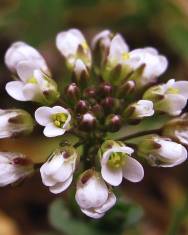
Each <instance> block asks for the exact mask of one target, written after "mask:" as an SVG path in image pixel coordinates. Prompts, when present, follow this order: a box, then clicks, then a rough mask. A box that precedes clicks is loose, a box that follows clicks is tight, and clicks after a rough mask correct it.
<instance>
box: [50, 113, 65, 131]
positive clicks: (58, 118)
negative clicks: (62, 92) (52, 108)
mask: <svg viewBox="0 0 188 235" xmlns="http://www.w3.org/2000/svg"><path fill="white" fill-rule="evenodd" d="M67 117H68V115H67V114H66V113H56V114H52V116H51V118H52V121H53V123H54V125H55V126H57V127H60V128H61V127H63V125H64V124H65V122H66V120H67Z"/></svg>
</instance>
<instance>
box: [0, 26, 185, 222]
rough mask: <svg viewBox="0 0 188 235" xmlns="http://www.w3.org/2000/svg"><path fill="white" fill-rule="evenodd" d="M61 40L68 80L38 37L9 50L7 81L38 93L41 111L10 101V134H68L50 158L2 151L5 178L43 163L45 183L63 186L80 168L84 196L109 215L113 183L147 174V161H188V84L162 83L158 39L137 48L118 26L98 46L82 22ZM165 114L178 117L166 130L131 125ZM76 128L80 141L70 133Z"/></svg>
mask: <svg viewBox="0 0 188 235" xmlns="http://www.w3.org/2000/svg"><path fill="white" fill-rule="evenodd" d="M56 47H57V49H58V50H59V52H60V53H61V55H62V56H63V58H64V67H65V69H64V71H65V73H64V74H63V79H62V80H61V81H58V80H57V79H56V80H57V81H55V80H53V78H52V75H51V72H50V70H49V68H48V66H47V64H46V62H45V60H44V58H43V57H42V55H41V54H40V53H39V52H38V51H37V50H35V49H34V48H33V47H31V46H29V45H28V44H26V43H24V42H15V43H13V44H12V45H11V46H10V48H9V49H8V50H7V52H6V55H5V64H6V66H7V67H8V69H9V70H10V71H11V72H12V74H13V75H14V78H15V80H14V81H10V82H8V83H7V84H6V87H5V89H6V91H7V93H8V94H9V95H10V96H11V97H12V98H14V99H16V100H18V101H24V102H27V101H33V102H34V105H36V111H35V113H34V114H33V113H28V112H27V111H24V110H22V109H6V110H5V109H4V110H3V109H1V110H0V138H10V137H15V136H20V135H29V134H30V133H31V132H32V131H33V129H34V126H35V124H36V123H37V124H39V125H40V126H42V127H41V128H42V129H43V135H44V136H46V137H47V138H54V137H57V136H63V139H62V143H61V144H60V145H59V148H58V149H54V150H53V151H52V154H51V155H50V156H49V158H48V159H46V161H45V162H44V163H41V165H40V166H38V165H37V166H35V164H34V163H33V162H32V161H31V160H29V159H28V158H27V156H25V155H23V154H22V153H16V152H15V153H13V152H1V153H0V169H1V173H0V186H5V185H8V184H12V183H14V182H16V181H18V180H20V179H22V178H25V177H26V176H28V175H30V174H31V173H32V172H33V171H35V170H37V169H38V168H39V167H40V173H41V178H42V182H43V184H44V185H46V186H47V187H49V190H50V192H52V193H54V194H58V193H61V192H63V191H65V190H66V189H67V188H68V187H69V186H70V184H71V183H72V181H73V178H76V177H77V175H78V179H76V181H77V187H76V196H75V198H76V201H77V203H78V205H79V206H80V208H81V211H82V212H83V213H84V214H86V215H87V216H89V217H92V218H96V219H97V218H101V217H102V216H104V214H105V213H106V212H107V211H108V210H109V209H110V208H111V207H113V206H114V204H115V203H116V196H115V194H114V193H113V188H114V187H115V186H118V185H120V184H121V182H122V179H123V178H125V179H126V180H128V181H131V182H135V183H136V182H139V181H141V180H142V179H143V177H144V169H143V166H142V164H141V163H140V162H143V161H147V162H148V163H149V164H150V165H151V166H157V167H172V166H176V165H179V164H181V163H182V162H184V161H185V160H186V159H187V150H186V146H188V118H187V117H188V115H187V114H186V113H184V114H182V112H183V111H184V108H185V106H186V103H187V99H188V82H187V81H175V80H174V79H170V80H169V81H168V82H167V83H162V84H158V77H159V76H160V75H162V74H163V73H164V72H165V71H166V69H167V66H168V61H167V59H166V57H165V56H163V55H160V54H159V53H158V51H157V50H156V49H155V48H151V47H146V48H141V49H135V50H132V51H129V47H128V45H127V43H126V42H125V40H124V39H123V37H122V36H121V35H120V34H114V33H112V32H110V31H109V30H104V31H102V32H101V33H99V34H97V35H96V36H95V37H94V38H93V40H92V42H91V49H90V48H89V46H88V43H87V42H86V39H85V38H84V36H83V34H82V33H81V32H80V31H79V30H77V29H70V30H68V31H64V32H60V33H59V34H58V35H57V37H56ZM164 115H165V116H166V117H168V122H167V123H165V124H164V125H163V126H162V127H160V129H157V130H155V129H154V130H150V131H149V132H147V131H146V132H145V131H143V130H142V131H141V132H139V129H138V135H130V136H129V135H128V134H127V132H128V130H129V129H130V127H132V126H133V127H135V128H136V127H137V126H139V123H142V122H143V121H146V123H147V120H148V125H149V120H151V119H152V120H154V121H155V120H156V122H157V120H158V119H159V117H160V116H164ZM34 120H35V121H34ZM118 133H121V135H118ZM122 133H123V134H122ZM39 134H41V132H40V133H39ZM69 134H71V135H72V136H75V137H76V138H77V141H76V143H75V142H74V143H71V141H64V140H65V139H66V137H68V136H69ZM135 139H136V141H134V140H135ZM75 172H77V173H78V174H76V176H75V174H74V173H75Z"/></svg>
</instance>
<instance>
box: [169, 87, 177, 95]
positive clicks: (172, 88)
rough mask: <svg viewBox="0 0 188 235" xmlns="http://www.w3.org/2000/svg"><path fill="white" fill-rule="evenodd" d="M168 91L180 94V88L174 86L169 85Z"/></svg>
mask: <svg viewBox="0 0 188 235" xmlns="http://www.w3.org/2000/svg"><path fill="white" fill-rule="evenodd" d="M167 92H168V94H178V93H179V90H178V89H177V88H174V87H169V88H168V90H167Z"/></svg>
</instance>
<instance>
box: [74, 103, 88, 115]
mask: <svg viewBox="0 0 188 235" xmlns="http://www.w3.org/2000/svg"><path fill="white" fill-rule="evenodd" d="M88 109H89V105H88V103H87V102H86V101H85V100H79V101H78V103H77V104H76V112H77V113H80V114H83V113H86V112H87V111H88Z"/></svg>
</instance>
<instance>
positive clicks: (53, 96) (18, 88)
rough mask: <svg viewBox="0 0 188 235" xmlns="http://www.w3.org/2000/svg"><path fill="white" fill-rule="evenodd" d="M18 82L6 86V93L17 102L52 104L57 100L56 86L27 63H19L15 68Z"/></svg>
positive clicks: (32, 65) (33, 65)
mask: <svg viewBox="0 0 188 235" xmlns="http://www.w3.org/2000/svg"><path fill="white" fill-rule="evenodd" d="M16 70H17V74H18V76H19V79H20V80H19V81H12V82H8V83H7V84H6V87H5V89H6V91H7V93H8V94H9V95H10V96H11V97H13V98H14V99H16V100H19V101H35V102H38V103H41V104H48V105H49V104H53V103H54V102H55V101H56V100H57V99H58V98H59V92H58V90H57V84H56V83H55V81H54V80H52V79H51V78H50V77H49V76H47V75H46V74H45V73H43V72H42V71H41V70H40V69H38V68H37V67H36V66H35V64H34V63H33V64H32V63H30V62H29V61H22V62H20V63H19V64H18V65H17V67H16Z"/></svg>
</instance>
